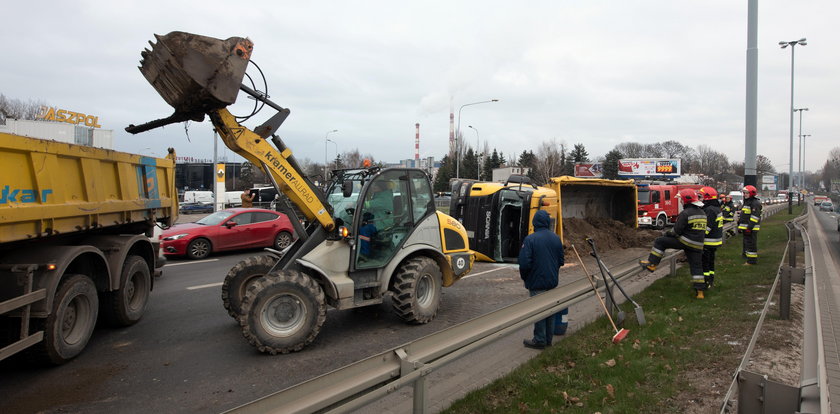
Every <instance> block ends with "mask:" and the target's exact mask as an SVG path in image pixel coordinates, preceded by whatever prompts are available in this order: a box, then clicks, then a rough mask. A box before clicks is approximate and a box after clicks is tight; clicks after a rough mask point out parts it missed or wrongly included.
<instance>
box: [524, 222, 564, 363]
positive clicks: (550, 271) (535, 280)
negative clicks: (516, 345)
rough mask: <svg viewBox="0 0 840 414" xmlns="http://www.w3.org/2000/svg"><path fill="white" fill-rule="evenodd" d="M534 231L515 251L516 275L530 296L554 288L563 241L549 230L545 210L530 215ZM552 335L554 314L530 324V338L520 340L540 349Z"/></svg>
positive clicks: (547, 343) (548, 341)
mask: <svg viewBox="0 0 840 414" xmlns="http://www.w3.org/2000/svg"><path fill="white" fill-rule="evenodd" d="M532 223H533V224H534V232H533V233H531V234H529V235H528V237H525V240H523V241H522V249H521V250H519V276H520V277H521V278H522V280H523V281H524V282H525V288H527V289H528V292H530V294H531V296H536V295H539V294H540V293H543V292H546V291H548V290H551V289H554V288H556V287H557V283H558V281H557V275H558V273H559V272H560V266H563V242H561V241H560V237H557V234H555V233H554V231H553V230H552V229H551V217H550V216H549V215H548V212H546V211H545V210H539V211H537V212H536V213H535V214H534V219H533V221H532ZM553 335H554V315H551V316H549V317H548V318H545V319H543V320H540V321H537V322H536V323H535V324H534V338H533V339H526V340H525V341H523V343H524V344H525V346H526V347H528V348H534V349H544V348H545V347H546V346H550V345H551V339H552V336H553Z"/></svg>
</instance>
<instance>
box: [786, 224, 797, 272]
mask: <svg viewBox="0 0 840 414" xmlns="http://www.w3.org/2000/svg"><path fill="white" fill-rule="evenodd" d="M788 231H790V242H788V265H789V266H790V267H796V253H797V252H798V250H797V249H796V229H791V228H788ZM788 277H790V276H788Z"/></svg>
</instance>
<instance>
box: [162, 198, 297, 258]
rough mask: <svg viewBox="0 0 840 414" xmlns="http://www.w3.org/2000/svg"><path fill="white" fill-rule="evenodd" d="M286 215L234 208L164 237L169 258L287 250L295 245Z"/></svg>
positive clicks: (181, 226)
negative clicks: (242, 250) (242, 251)
mask: <svg viewBox="0 0 840 414" xmlns="http://www.w3.org/2000/svg"><path fill="white" fill-rule="evenodd" d="M292 234H294V230H293V228H292V223H291V222H289V218H288V217H286V215H285V214H282V213H278V212H276V211H272V210H265V209H260V208H230V209H227V210H221V211H217V212H215V213H213V214H210V215H209V216H207V217H204V218H202V219H201V220H198V221H196V222H195V223H184V224H176V225H174V226H172V227H170V228H169V229H168V230H166V231H164V232H163V234H162V235H161V237H162V239H161V248H162V249H163V253H164V254H165V255H167V256H187V257H188V258H190V259H203V258H205V257H207V256H209V255H210V253H213V252H220V251H228V250H240V249H251V248H258V247H272V248H274V249H277V250H282V249H285V248H286V247H287V246H288V245H290V244H291V243H292V241H294V237H293V236H292Z"/></svg>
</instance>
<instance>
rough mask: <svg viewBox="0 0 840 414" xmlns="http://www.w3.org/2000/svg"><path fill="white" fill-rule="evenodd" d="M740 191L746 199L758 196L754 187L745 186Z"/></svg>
mask: <svg viewBox="0 0 840 414" xmlns="http://www.w3.org/2000/svg"><path fill="white" fill-rule="evenodd" d="M742 191H743V192H744V196H745V197H747V198H749V197H755V196H756V194H758V190H756V189H755V187H754V186H751V185H745V186H744V189H743V190H742Z"/></svg>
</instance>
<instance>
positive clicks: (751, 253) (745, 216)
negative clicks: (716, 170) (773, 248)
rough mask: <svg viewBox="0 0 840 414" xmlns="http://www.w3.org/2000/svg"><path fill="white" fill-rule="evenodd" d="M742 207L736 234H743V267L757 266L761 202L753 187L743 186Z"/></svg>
mask: <svg viewBox="0 0 840 414" xmlns="http://www.w3.org/2000/svg"><path fill="white" fill-rule="evenodd" d="M742 191H743V193H744V206H743V207H741V214H740V215H739V216H738V233H743V234H744V251H743V256H744V257H745V258H746V259H747V262H746V263H744V264H745V265H755V264H758V231H759V230H761V200H759V199H758V197H756V195H757V194H758V190H756V189H755V187H754V186H751V185H747V186H744V189H743V190H742Z"/></svg>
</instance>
